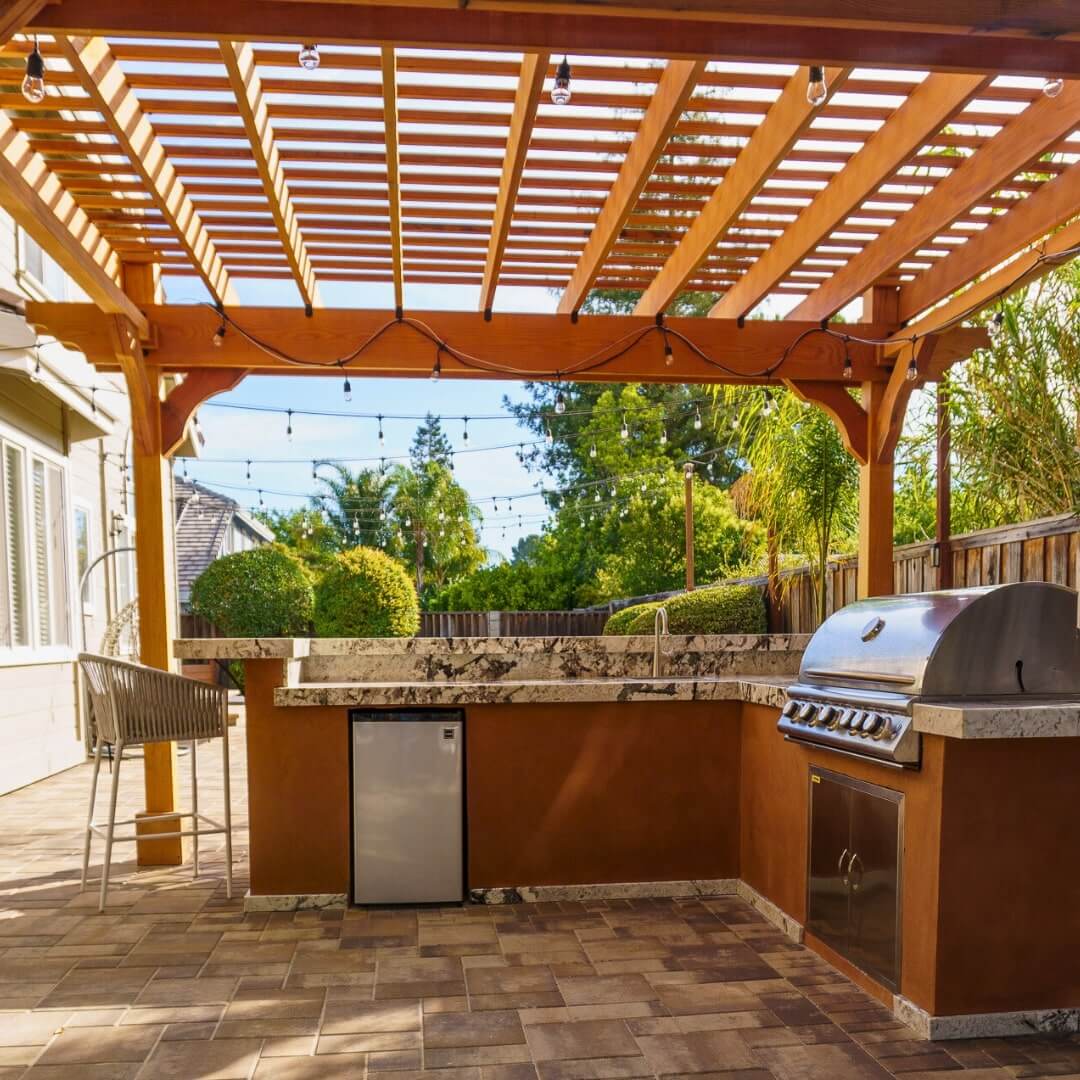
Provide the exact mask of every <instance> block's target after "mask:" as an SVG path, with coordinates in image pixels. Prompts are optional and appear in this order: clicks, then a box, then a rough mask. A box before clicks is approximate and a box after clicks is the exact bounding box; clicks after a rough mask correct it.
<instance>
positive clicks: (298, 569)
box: [191, 544, 314, 637]
mask: <svg viewBox="0 0 1080 1080" xmlns="http://www.w3.org/2000/svg"><path fill="white" fill-rule="evenodd" d="M313 608H314V597H313V595H312V591H311V582H310V581H309V579H308V575H307V571H306V570H305V569H304V566H303V564H302V563H301V562H300V560H299V559H297V558H296V556H295V555H293V554H292V553H291V552H290V551H288V550H287V549H286V548H283V547H281V546H280V545H278V544H268V545H266V546H265V547H257V548H251V550H249V551H238V552H236V553H235V554H233V555H224V556H222V557H221V558H220V559H216V560H215V561H214V562H212V563H211V564H210V565H209V566H208V567H207V568H206V569H205V570H204V571H203V572H202V573H201V574H200V575H199V576H198V577H197V578H196V579H195V583H194V584H193V585H192V586H191V610H192V611H193V612H194V613H195V614H196V615H201V616H202V617H203V618H204V619H209V620H210V622H212V623H213V624H214V625H215V626H216V627H217V628H218V629H219V630H220V631H221V632H222V633H223V634H225V635H227V636H228V637H292V636H294V635H296V634H307V633H309V632H310V628H311V616H312V612H313Z"/></svg>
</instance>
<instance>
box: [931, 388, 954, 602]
mask: <svg viewBox="0 0 1080 1080" xmlns="http://www.w3.org/2000/svg"><path fill="white" fill-rule="evenodd" d="M951 451H952V425H951V423H950V418H949V383H948V377H947V376H945V375H942V377H941V379H940V380H939V381H938V384H937V454H936V457H937V462H936V470H937V521H936V527H935V530H934V540H935V544H936V550H937V564H938V566H937V586H938V588H939V589H951V588H952V586H953V560H952V551H951V545H950V543H949V539H950V537H951V535H952V464H951V462H950V460H949V459H950V455H951Z"/></svg>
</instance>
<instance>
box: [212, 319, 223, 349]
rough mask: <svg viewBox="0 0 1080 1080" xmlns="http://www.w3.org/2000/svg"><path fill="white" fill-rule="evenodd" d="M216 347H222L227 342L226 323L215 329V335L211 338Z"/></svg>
mask: <svg viewBox="0 0 1080 1080" xmlns="http://www.w3.org/2000/svg"><path fill="white" fill-rule="evenodd" d="M210 341H211V343H212V344H213V346H214V348H215V349H220V348H221V346H222V345H224V344H225V324H224V323H222V324H221V325H220V326H219V327H218V328H217V329H216V330H215V331H214V336H213V337H212V338H211V339H210Z"/></svg>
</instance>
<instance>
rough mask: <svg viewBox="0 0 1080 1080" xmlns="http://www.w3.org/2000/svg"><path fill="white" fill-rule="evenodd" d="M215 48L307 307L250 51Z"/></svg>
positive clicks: (294, 227)
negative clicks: (217, 50)
mask: <svg viewBox="0 0 1080 1080" xmlns="http://www.w3.org/2000/svg"><path fill="white" fill-rule="evenodd" d="M220 47H221V59H222V61H223V63H224V64H225V71H226V73H227V74H228V77H229V84H230V85H231V87H232V91H233V95H234V96H235V98H236V107H237V110H238V111H239V113H240V119H241V121H242V122H243V125H244V131H245V132H246V133H247V139H248V146H247V147H245V150H246V151H247V152H249V153H250V155H251V160H252V161H253V162H254V165H255V171H256V172H257V173H258V175H259V180H260V181H261V182H262V186H263V190H264V191H265V192H266V201H267V203H268V204H269V206H270V213H271V215H272V216H273V219H274V225H275V226H276V228H277V231H278V235H279V236H280V238H281V247H282V250H283V251H284V252H285V257H286V259H287V260H288V263H289V268H290V270H291V271H292V274H293V278H294V279H295V281H296V287H297V289H299V290H300V298H301V299H302V300H303V302H304V304H305V305H306V306H308V307H311V306H313V305H314V304H316V303H318V286H317V284H316V282H315V271H314V269H313V268H312V265H311V259H310V258H309V257H308V252H307V246H306V245H305V243H304V237H303V234H302V233H301V231H300V226H299V224H298V222H297V219H296V210H295V208H294V207H293V201H292V196H291V195H290V194H289V184H288V181H287V180H286V179H285V174H284V171H283V169H282V167H281V159H280V156H279V154H278V148H277V143H276V141H275V139H274V128H273V125H272V124H271V122H270V117H269V114H268V110H267V105H266V97H265V94H264V92H263V88H262V82H261V80H260V78H259V73H258V70H257V69H256V64H255V55H254V52H253V50H252V48H251V46H250V45H248V44H246V43H239V44H238V43H235V42H231V41H223V42H221V46H220Z"/></svg>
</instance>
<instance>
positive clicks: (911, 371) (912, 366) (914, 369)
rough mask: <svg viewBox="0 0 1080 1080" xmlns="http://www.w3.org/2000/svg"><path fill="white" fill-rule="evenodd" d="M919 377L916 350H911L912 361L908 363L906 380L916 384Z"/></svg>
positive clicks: (905, 373)
mask: <svg viewBox="0 0 1080 1080" xmlns="http://www.w3.org/2000/svg"><path fill="white" fill-rule="evenodd" d="M918 377H919V366H918V365H917V364H916V363H915V350H914V348H913V349H912V350H911V359H910V360H909V361H908V366H907V371H906V372H904V378H905V379H907V381H908V382H914V381H915V380H916V379H917V378H918Z"/></svg>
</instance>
